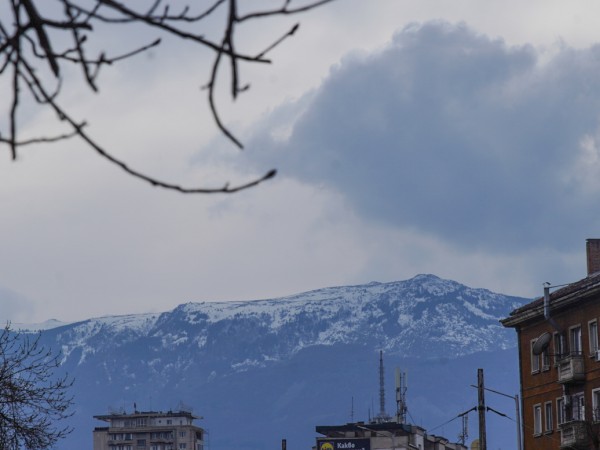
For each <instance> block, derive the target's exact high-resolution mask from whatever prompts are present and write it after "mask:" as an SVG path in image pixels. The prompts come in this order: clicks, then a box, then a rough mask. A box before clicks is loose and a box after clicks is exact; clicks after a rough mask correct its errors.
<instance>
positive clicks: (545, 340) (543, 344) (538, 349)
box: [531, 331, 552, 355]
mask: <svg viewBox="0 0 600 450" xmlns="http://www.w3.org/2000/svg"><path fill="white" fill-rule="evenodd" d="M551 339H552V335H551V334H550V333H548V332H547V331H546V332H545V333H542V334H541V335H540V337H539V338H537V340H536V341H535V344H533V347H532V349H531V351H532V352H533V354H534V355H541V354H542V352H543V351H544V350H546V349H547V348H548V345H550V340H551Z"/></svg>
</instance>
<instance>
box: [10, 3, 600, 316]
mask: <svg viewBox="0 0 600 450" xmlns="http://www.w3.org/2000/svg"><path fill="white" fill-rule="evenodd" d="M277 4H278V3H277ZM297 20H299V21H300V22H301V26H300V29H299V31H298V33H296V34H295V35H294V36H293V37H292V38H291V39H289V40H287V41H285V42H284V43H283V44H282V45H280V46H279V47H277V48H276V49H275V50H274V51H273V52H272V53H270V54H269V56H270V57H271V59H272V60H273V63H272V64H269V65H263V64H261V65H250V64H247V65H244V66H243V67H242V68H241V77H242V80H243V82H248V83H250V89H249V90H248V91H247V92H245V93H244V94H242V95H241V96H240V97H239V98H238V99H237V100H236V101H235V102H233V101H231V99H230V98H229V97H228V96H227V92H226V91H225V89H224V86H225V85H226V82H227V74H226V73H225V72H223V78H222V84H221V85H220V86H219V89H218V92H217V94H218V96H217V104H218V107H219V110H220V112H221V115H222V118H223V120H224V122H225V123H226V125H227V126H228V127H229V129H230V130H231V131H232V132H233V133H234V134H235V135H236V136H237V137H238V138H240V139H241V140H242V141H243V143H244V146H245V148H244V150H243V151H240V150H238V149H237V148H236V147H235V146H233V145H231V143H230V142H228V141H227V139H225V138H224V137H223V136H222V134H220V133H219V131H218V130H217V129H216V127H215V125H214V122H213V121H212V119H211V116H210V111H209V110H208V108H207V103H206V92H205V91H203V90H202V89H201V86H202V85H203V84H205V83H206V81H207V76H208V72H207V71H208V70H209V68H210V66H209V64H210V56H211V54H210V53H209V52H205V51H202V50H201V49H198V48H195V47H194V46H193V45H191V44H190V43H187V42H184V43H182V42H178V41H175V40H169V39H165V40H164V41H163V43H162V44H161V46H159V47H158V48H156V49H153V50H152V51H151V52H149V53H147V54H145V55H141V56H138V57H136V58H133V59H130V60H128V61H124V62H122V63H119V64H115V65H113V66H111V67H109V68H106V69H105V70H103V72H102V73H101V76H100V81H99V85H100V90H99V93H97V94H95V93H92V92H90V90H89V89H87V88H86V86H85V85H84V84H83V83H81V76H80V74H79V73H78V72H76V71H75V70H74V69H73V68H65V73H64V77H65V83H64V85H65V86H66V87H64V90H63V94H62V95H61V100H60V101H61V104H62V105H64V107H65V108H67V109H68V110H69V111H71V112H72V114H74V115H75V116H76V117H78V118H81V119H83V118H85V119H86V120H87V121H88V123H89V124H90V125H89V127H88V131H89V132H90V133H91V134H92V135H93V137H94V138H95V139H96V140H97V141H98V142H100V143H101V144H102V145H103V146H104V147H105V148H107V149H109V150H110V151H111V152H112V153H113V154H115V155H117V156H118V157H119V158H121V159H123V160H125V161H127V163H128V164H130V165H131V166H133V167H135V168H137V169H139V170H141V171H144V172H146V173H149V174H151V175H153V176H155V177H157V178H160V179H163V180H166V181H170V182H173V183H177V184H183V185H185V186H197V185H200V186H207V185H208V186H220V185H221V184H223V183H224V182H225V181H230V182H231V183H232V184H235V183H241V182H244V181H247V180H250V179H253V178H255V177H257V176H260V175H262V174H264V173H266V172H267V171H268V170H270V169H272V168H276V169H277V170H278V175H277V176H276V177H275V178H274V179H272V180H269V181H268V182H266V183H263V184H261V185H260V186H258V187H255V188H252V189H249V190H247V191H243V192H240V193H237V194H233V195H223V194H219V195H182V194H178V193H174V192H169V191H165V190H161V189H158V188H153V187H151V186H150V185H148V184H145V183H143V182H141V181H139V180H136V179H134V178H131V177H129V176H128V175H126V174H124V173H123V172H122V171H120V170H119V169H118V168H117V167H115V166H113V165H111V164H109V163H107V162H106V161H105V160H103V159H101V158H99V157H98V156H97V155H96V154H95V153H94V152H93V151H92V150H91V149H90V148H89V147H87V146H86V145H85V144H84V143H83V142H81V141H77V140H70V141H68V142H62V143H60V144H52V145H41V146H30V147H25V148H23V149H22V150H21V152H20V154H19V157H18V159H17V161H16V162H13V161H11V160H10V155H9V152H8V149H7V148H5V147H2V148H1V150H0V156H1V157H0V205H1V208H0V319H2V320H11V321H13V322H19V323H23V322H25V323H33V322H41V321H44V320H48V319H58V320H62V321H77V320H84V319H87V318H91V317H98V316H104V315H117V314H129V313H146V312H161V311H168V310H170V309H172V308H174V307H176V306H177V305H179V304H182V303H186V302H199V301H229V300H252V299H262V298H274V297H280V296H285V295H291V294H295V293H298V292H303V291H308V290H312V289H318V288H321V287H327V286H337V285H354V284H361V283H368V282H370V281H381V282H386V281H395V280H404V279H408V278H411V277H413V276H415V275H417V274H420V273H432V274H435V275H437V276H440V277H442V278H448V279H452V280H456V281H458V282H460V283H464V284H466V285H469V286H472V287H477V288H487V289H490V290H492V291H495V292H499V293H503V294H510V295H517V296H522V297H528V298H531V297H535V296H539V295H541V294H542V284H543V283H544V282H550V283H551V284H553V285H559V284H563V283H568V282H571V281H576V280H578V279H581V278H583V277H585V275H586V267H585V240H586V239H587V238H598V237H600V214H599V213H598V212H597V209H596V208H597V206H598V205H599V204H600V150H599V149H600V120H599V119H600V46H599V44H600V27H598V23H600V4H598V3H597V2H593V1H591V0H586V1H584V0H572V1H570V2H562V1H553V0H544V1H541V0H539V1H537V0H532V1H528V2H522V1H513V0H502V1H496V0H488V1H485V2H482V1H481V0H454V1H445V0H376V1H371V0H368V1H366V0H338V1H337V2H334V3H333V4H330V5H327V6H324V7H322V8H319V9H318V10H315V11H312V12H310V13H307V14H303V15H302V16H300V17H294V18H284V19H272V20H271V19H269V20H266V19H265V20H263V21H262V22H260V23H258V24H256V25H251V26H249V27H248V28H245V29H243V30H241V32H240V34H239V39H240V41H239V43H238V46H239V48H241V49H243V50H245V51H248V52H256V51H257V49H259V48H262V47H263V46H264V45H265V43H268V42H270V41H271V40H273V39H274V38H276V37H278V36H280V35H282V34H283V33H284V32H285V31H286V30H287V29H288V28H289V27H290V26H291V24H293V23H294V21H297ZM215 22H216V20H215ZM206 26H207V33H208V34H209V35H210V33H212V32H215V30H217V29H218V24H217V23H212V24H211V23H209V24H207V25H206ZM95 36H96V37H95V40H94V42H93V45H95V46H97V47H98V48H107V49H109V50H110V51H112V52H113V53H118V52H120V51H123V50H124V49H128V48H131V47H132V46H134V45H135V44H136V43H138V42H147V41H149V40H152V39H153V38H154V37H157V36H156V34H155V33H153V32H148V31H147V30H146V31H145V30H140V29H131V28H130V29H125V28H119V29H116V30H112V29H108V30H107V29H98V31H97V34H96V35H95ZM7 82H9V79H8V78H7V77H6V76H4V77H2V78H0V98H3V97H4V98H7V95H6V92H7V91H6V89H7V84H6V83H7ZM0 106H1V107H2V110H1V111H2V115H1V116H0V130H1V131H2V132H4V131H5V129H6V123H7V122H6V118H7V116H6V111H7V110H8V102H0ZM23 109H24V110H23V115H22V117H21V118H20V122H19V124H20V130H21V132H22V133H23V136H30V135H35V134H40V133H41V134H44V133H45V134H53V133H56V131H57V130H59V129H60V124H57V121H56V120H55V117H54V116H53V115H52V114H50V113H48V112H46V111H43V110H39V109H36V108H33V107H27V106H26V107H24V108H23Z"/></svg>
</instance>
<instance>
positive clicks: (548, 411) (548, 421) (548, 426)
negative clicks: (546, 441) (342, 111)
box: [544, 402, 554, 433]
mask: <svg viewBox="0 0 600 450" xmlns="http://www.w3.org/2000/svg"><path fill="white" fill-rule="evenodd" d="M544 419H545V421H544V431H545V432H546V433H550V432H552V429H553V425H554V420H553V418H552V402H546V403H544Z"/></svg>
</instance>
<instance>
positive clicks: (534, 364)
mask: <svg viewBox="0 0 600 450" xmlns="http://www.w3.org/2000/svg"><path fill="white" fill-rule="evenodd" d="M535 341H537V339H532V340H531V347H530V349H529V354H530V355H531V373H538V372H539V371H540V355H534V354H533V344H535Z"/></svg>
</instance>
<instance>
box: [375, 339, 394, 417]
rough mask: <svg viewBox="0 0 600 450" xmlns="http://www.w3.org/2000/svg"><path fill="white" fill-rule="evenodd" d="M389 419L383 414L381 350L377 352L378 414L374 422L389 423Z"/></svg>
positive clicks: (383, 387)
mask: <svg viewBox="0 0 600 450" xmlns="http://www.w3.org/2000/svg"><path fill="white" fill-rule="evenodd" d="M390 421H391V417H390V416H388V414H387V413H386V412H385V383H384V369H383V350H379V414H378V415H377V417H375V422H377V423H385V422H390Z"/></svg>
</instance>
